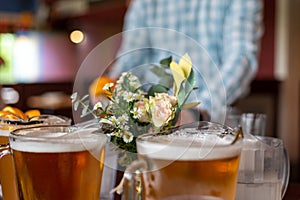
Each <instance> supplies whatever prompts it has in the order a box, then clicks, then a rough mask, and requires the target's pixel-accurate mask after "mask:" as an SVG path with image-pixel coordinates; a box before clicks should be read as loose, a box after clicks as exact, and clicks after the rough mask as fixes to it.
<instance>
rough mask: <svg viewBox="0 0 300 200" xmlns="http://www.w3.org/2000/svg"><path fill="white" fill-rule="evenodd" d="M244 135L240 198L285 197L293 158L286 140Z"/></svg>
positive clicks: (239, 182)
mask: <svg viewBox="0 0 300 200" xmlns="http://www.w3.org/2000/svg"><path fill="white" fill-rule="evenodd" d="M244 135H245V138H244V141H243V148H242V153H241V161H240V167H239V175H238V184H237V195H236V200H281V199H282V198H283V197H284V194H285V191H286V189H287V186H288V182H289V174H290V163H289V157H288V154H287V151H286V149H285V147H284V144H283V141H282V140H281V139H279V138H273V137H266V136H253V135H251V134H247V133H245V134H244Z"/></svg>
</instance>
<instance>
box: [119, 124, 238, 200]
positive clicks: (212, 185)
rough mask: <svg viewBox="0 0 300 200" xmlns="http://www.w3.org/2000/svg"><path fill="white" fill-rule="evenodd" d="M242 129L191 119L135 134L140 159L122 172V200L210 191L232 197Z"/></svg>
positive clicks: (221, 195) (187, 194)
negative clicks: (123, 180) (167, 127)
mask: <svg viewBox="0 0 300 200" xmlns="http://www.w3.org/2000/svg"><path fill="white" fill-rule="evenodd" d="M241 138H242V132H241V131H240V130H232V129H231V128H229V127H226V126H224V125H221V124H217V123H212V122H205V121H200V122H195V123H192V124H187V125H182V126H179V127H176V128H174V129H171V130H169V131H166V132H161V133H158V134H144V135H142V136H139V137H138V138H137V140H136V141H137V150H138V156H139V159H138V160H137V161H134V162H133V163H132V164H131V165H130V166H129V167H128V168H127V170H126V171H125V175H124V177H125V189H124V197H125V199H135V198H136V197H139V198H142V199H145V200H150V199H167V198H170V197H173V196H193V197H195V196H198V197H199V198H200V197H201V196H210V197H214V198H216V199H225V200H234V199H235V192H236V191H235V190H236V183H237V175H238V167H239V159H240V153H241V146H242V141H241V140H242V139H241Z"/></svg>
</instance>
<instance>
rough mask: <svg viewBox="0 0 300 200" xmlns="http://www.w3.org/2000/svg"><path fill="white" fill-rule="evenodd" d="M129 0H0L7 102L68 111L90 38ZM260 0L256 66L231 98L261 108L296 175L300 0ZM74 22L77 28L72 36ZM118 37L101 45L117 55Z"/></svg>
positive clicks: (115, 20) (244, 107)
mask: <svg viewBox="0 0 300 200" xmlns="http://www.w3.org/2000/svg"><path fill="white" fill-rule="evenodd" d="M129 3H130V1H129V0H72V1H71V0H1V2H0V85H2V87H3V90H2V96H3V98H4V100H5V102H6V103H7V104H12V105H15V106H18V107H19V108H21V109H24V110H26V109H28V108H38V109H41V110H43V111H45V112H48V113H55V114H56V113H59V114H63V115H66V116H72V108H71V102H70V99H68V97H69V96H70V95H71V94H72V89H73V81H74V78H75V76H76V72H77V70H78V69H79V67H80V65H81V63H82V62H83V60H84V59H85V57H86V56H87V54H88V53H89V52H90V51H91V50H92V49H93V48H94V47H95V46H97V45H98V44H99V43H101V42H102V41H104V40H105V39H107V38H109V37H111V36H113V35H115V34H118V33H120V32H121V31H122V26H123V19H124V14H125V12H126V9H127V7H128V4H129ZM264 3H265V7H264V10H265V16H264V23H265V33H264V36H263V40H262V44H261V45H262V49H261V53H260V57H259V70H258V73H257V76H256V79H255V80H254V82H253V83H252V87H251V91H250V94H249V95H248V96H246V97H245V98H243V99H241V100H240V101H238V102H236V104H234V105H232V106H234V107H236V108H237V109H239V110H240V112H252V113H264V114H266V115H267V122H266V135H270V136H275V137H280V138H282V139H283V140H284V142H285V144H286V147H287V149H288V152H289V155H290V159H291V166H292V174H291V180H292V181H299V179H300V178H299V169H300V166H299V160H300V123H299V122H300V117H299V115H300V56H299V52H300V37H299V35H300V27H299V26H300V23H299V19H300V13H299V11H298V10H299V9H300V1H298V0H289V1H282V0H264ZM74 30H77V31H80V32H75V33H74V34H75V38H73V39H72V40H71V39H70V34H71V33H72V32H73V31H74ZM76 34H77V37H76ZM72 41H73V42H72ZM119 44H120V41H117V42H116V43H115V44H114V45H111V46H110V47H109V48H108V49H107V51H106V52H105V53H106V54H108V55H115V54H116V52H117V50H118V48H119ZM99 67H101V61H99ZM92 78H95V77H92ZM91 81H92V79H91ZM45 99H46V101H45ZM47 100H48V101H47Z"/></svg>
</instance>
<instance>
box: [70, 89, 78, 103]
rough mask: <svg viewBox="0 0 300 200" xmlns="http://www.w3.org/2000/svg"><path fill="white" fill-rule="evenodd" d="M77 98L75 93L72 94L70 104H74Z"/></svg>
mask: <svg viewBox="0 0 300 200" xmlns="http://www.w3.org/2000/svg"><path fill="white" fill-rule="evenodd" d="M77 96H78V93H77V92H74V93H73V94H72V95H71V97H70V98H71V100H72V103H74V102H75V101H76V99H77Z"/></svg>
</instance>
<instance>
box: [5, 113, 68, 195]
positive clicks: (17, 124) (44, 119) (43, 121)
mask: <svg viewBox="0 0 300 200" xmlns="http://www.w3.org/2000/svg"><path fill="white" fill-rule="evenodd" d="M51 124H65V125H70V124H71V119H70V118H67V117H65V116H56V115H39V116H37V117H32V118H30V120H28V121H23V120H21V119H20V120H12V119H7V118H6V117H5V116H2V117H0V145H6V144H7V143H8V140H9V139H8V135H9V133H10V131H12V130H15V129H18V128H24V127H32V126H38V125H51ZM0 182H1V187H2V194H0V196H2V198H3V199H4V200H17V199H18V196H17V194H18V191H17V185H16V182H15V174H14V165H13V159H12V157H11V155H9V156H5V157H4V158H3V159H1V161H0Z"/></svg>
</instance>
